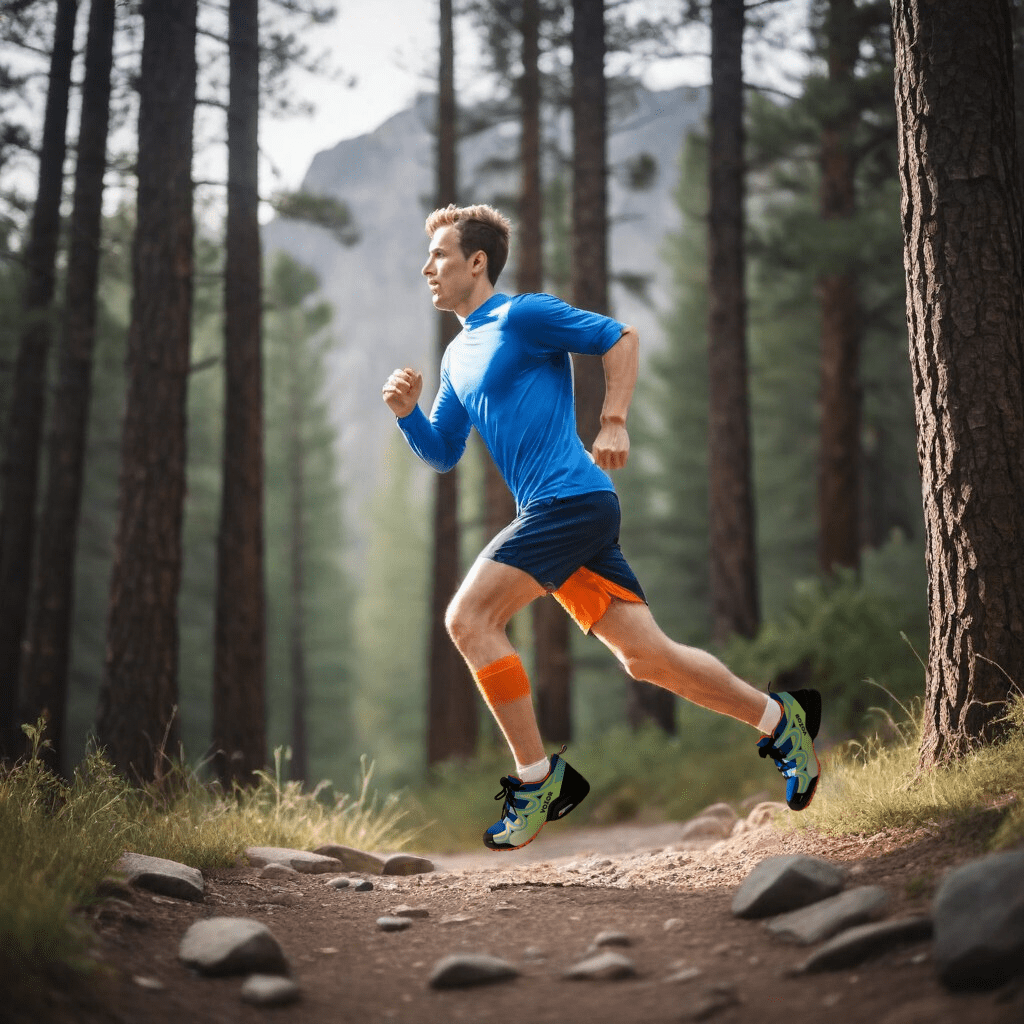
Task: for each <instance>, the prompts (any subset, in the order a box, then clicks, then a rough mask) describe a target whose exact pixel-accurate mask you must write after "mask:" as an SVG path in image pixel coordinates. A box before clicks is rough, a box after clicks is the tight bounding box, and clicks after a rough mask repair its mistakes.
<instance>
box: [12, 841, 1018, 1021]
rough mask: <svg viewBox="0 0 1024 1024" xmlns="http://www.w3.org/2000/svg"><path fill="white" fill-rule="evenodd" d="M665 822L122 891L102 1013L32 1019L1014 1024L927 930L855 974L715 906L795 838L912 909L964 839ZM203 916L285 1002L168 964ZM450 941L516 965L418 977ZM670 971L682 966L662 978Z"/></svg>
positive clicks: (1002, 999)
mask: <svg viewBox="0 0 1024 1024" xmlns="http://www.w3.org/2000/svg"><path fill="white" fill-rule="evenodd" d="M681 828H682V825H681V824H679V823H670V824H665V825H654V826H644V827H640V826H636V827H633V826H616V827H613V828H606V829H576V830H573V829H571V828H570V827H564V826H563V827H559V826H555V825H553V826H552V827H550V828H546V829H545V830H544V832H543V833H542V835H541V836H540V837H539V838H538V839H537V841H536V842H534V843H532V844H531V845H530V846H529V847H527V848H526V849H524V850H522V851H519V852H518V853H515V854H491V853H488V852H487V851H484V850H481V852H480V854H479V855H478V854H458V855H448V856H437V857H436V859H435V863H436V866H437V868H438V870H437V871H436V872H435V873H434V874H431V875H422V876H413V877H410V878H396V879H388V878H376V879H373V881H374V883H375V887H374V889H373V891H371V892H359V893H357V892H354V891H352V890H351V889H342V890H338V891H336V890H333V889H330V888H328V887H326V886H325V885H324V883H323V878H322V877H317V876H302V877H300V878H299V879H298V880H296V881H289V882H280V881H272V880H269V879H263V878H261V877H260V876H259V873H258V871H257V870H255V869H253V868H248V867H246V868H235V869H231V870H223V871H215V872H210V873H209V874H208V876H207V889H208V894H209V895H208V896H207V900H206V902H205V903H204V904H191V903H184V902H181V901H176V900H167V899H164V898H161V897H154V896H152V895H149V894H145V893H142V892H138V893H136V894H135V896H134V898H133V900H132V902H131V904H130V907H128V908H123V907H122V908H119V909H118V910H116V912H115V911H111V912H103V913H100V914H99V915H98V917H97V919H96V922H95V927H96V928H97V934H98V940H97V949H96V953H97V955H98V956H99V957H100V959H101V961H102V963H104V964H105V965H106V966H107V968H108V969H109V972H108V974H107V975H106V977H105V980H104V981H103V983H102V985H101V987H100V992H101V996H102V1002H103V1007H104V1008H103V1011H102V1012H99V1011H97V1012H96V1013H87V1012H86V1011H85V1010H84V1009H83V1008H82V1007H81V1006H78V1007H74V1008H73V1007H71V1006H70V1005H68V1004H67V1002H66V997H62V996H60V995H59V994H56V993H55V994H54V997H53V1004H52V1006H51V1010H52V1019H59V1020H69V1021H70V1020H76V1021H82V1020H86V1019H87V1020H89V1021H90V1022H92V1021H99V1020H103V1021H121V1022H125V1024H163V1022H167V1024H182V1022H189V1024H193V1022H194V1024H220V1022H224V1024H228V1022H231V1024H235V1022H241V1024H248V1022H257V1021H259V1022H263V1021H267V1020H272V1021H274V1022H280V1024H299V1022H301V1024H336V1022H358V1024H369V1022H407V1024H450V1022H455V1021H467V1022H471V1024H488V1022H494V1024H508V1022H509V1021H516V1022H518V1024H544V1022H552V1024H553V1022H559V1024H567V1022H568V1024H572V1022H583V1021H586V1022H588V1024H604V1022H608V1024H612V1022H643V1024H660V1022H669V1021H682V1020H690V1019H708V1020H713V1021H715V1022H716V1024H718V1022H720V1024H739V1022H744V1024H748V1022H750V1021H754V1020H762V1019H764V1020H770V1021H773V1022H776V1021H779V1022H783V1021H787V1020H789V1019H791V1018H792V1014H793V1013H794V1012H798V1013H803V1014H804V1016H803V1017H802V1018H800V1019H806V1020H820V1019H822V1018H825V1019H827V1020H828V1021H829V1022H830V1024H943V1022H947V1021H948V1022H954V1021H955V1022H957V1024H1021V1021H1024V992H1022V991H1019V990H1018V991H1017V992H1015V993H1012V994H1009V995H1008V994H1007V993H1003V994H1002V995H1001V996H997V995H994V994H991V993H989V994H974V995H967V996H954V995H951V994H949V993H948V992H946V991H945V990H944V989H943V988H942V987H941V986H940V984H939V983H938V981H937V980H936V977H935V972H934V968H933V965H932V964H931V962H930V959H929V956H928V946H927V944H922V945H918V946H913V947H908V948H906V949H903V950H900V951H898V952H896V953H893V954H891V955H889V956H888V957H886V958H884V959H882V960H879V961H876V962H873V963H869V964H867V965H864V966H863V967H860V968H857V969H856V970H847V971H842V972H838V973H828V974H817V975H805V976H800V977H791V976H787V974H786V972H787V970H788V969H789V968H792V967H793V966H794V965H796V964H797V963H799V962H800V961H801V960H803V959H804V958H805V957H806V955H807V952H808V951H807V949H805V948H801V947H796V946H790V945H783V944H780V943H779V942H778V941H777V940H773V939H772V938H770V936H769V935H768V933H767V932H766V931H765V929H764V928H763V926H762V925H761V924H759V923H757V922H751V921H740V920H737V919H735V918H733V917H732V915H731V913H730V903H731V900H732V896H733V893H734V891H735V889H736V886H737V885H738V884H739V883H740V881H742V879H743V878H744V877H745V876H746V874H747V873H748V872H749V871H750V869H751V868H752V867H753V866H754V865H755V864H756V863H757V862H758V861H760V860H761V859H763V858H764V857H766V856H770V855H773V854H778V853H795V852H804V853H812V854H816V855H820V856H825V857H828V858H830V859H833V860H835V861H838V862H842V863H845V864H846V865H847V867H849V868H850V870H851V872H852V875H853V878H854V879H855V880H856V883H857V884H875V883H877V884H880V885H884V886H886V887H887V888H888V889H889V891H890V892H891V893H892V894H893V900H892V908H891V914H892V915H893V916H895V915H898V914H902V913H909V912H922V911H925V910H926V909H927V907H928V903H929V900H930V898H931V895H932V893H933V892H934V889H935V886H936V885H937V883H938V881H939V880H940V879H941V877H942V875H943V874H944V873H945V871H946V870H947V869H948V868H949V867H951V866H953V865H955V864H959V863H962V862H963V861H965V860H967V859H969V858H970V857H972V856H977V855H978V854H979V853H981V852H982V850H981V844H980V840H979V838H978V837H977V836H973V837H972V836H970V835H952V834H950V833H948V832H944V833H935V834H933V833H929V832H927V831H922V832H920V833H918V834H915V835H912V836H907V835H901V836H893V835H882V836H876V837H873V838H872V839H870V840H860V839H846V840H841V841H840V840H826V839H823V838H822V837H818V836H815V835H812V834H809V833H806V832H786V831H779V830H777V829H775V828H772V827H770V826H769V827H765V828H760V829H757V830H755V831H752V832H748V833H746V834H741V835H738V836H736V837H734V838H733V839H730V840H725V841H721V842H718V843H716V844H712V845H709V844H708V843H704V844H703V845H704V847H705V848H704V849H678V848H676V847H675V846H674V845H673V840H674V838H678V836H679V834H680V831H681ZM400 904H409V905H413V906H417V907H423V908H426V909H427V911H428V912H429V916H428V917H427V918H425V919H420V920H415V921H414V922H413V924H412V926H411V927H409V928H408V929H407V930H405V931H402V932H396V933H386V932H383V931H381V930H379V929H378V927H377V925H376V920H377V918H378V917H380V916H381V915H385V914H387V913H388V912H389V911H391V910H392V909H393V908H395V907H396V906H398V905H400ZM212 915H229V916H245V917H253V918H256V919H257V920H260V921H263V922H265V923H266V924H267V925H268V926H269V927H270V928H271V930H272V931H273V933H274V935H275V936H276V937H277V938H278V940H279V941H280V943H281V945H282V947H283V949H284V951H285V953H286V955H287V956H288V958H289V961H290V963H291V964H292V968H293V974H294V977H295V979H296V980H297V981H298V982H299V984H300V986H301V989H302V998H301V1001H300V1002H298V1003H296V1004H294V1005H292V1006H290V1007H284V1008H279V1009H272V1010H271V1009H261V1008H257V1007H251V1006H248V1005H246V1004H244V1003H242V1002H241V1001H240V998H239V988H240V984H241V980H240V979H238V978H223V979H209V978H200V977H198V976H197V975H195V974H193V973H191V972H190V971H188V970H186V969H185V968H184V967H183V966H182V965H181V964H180V963H179V961H178V959H177V948H178V942H179V940H180V938H181V936H182V934H183V933H184V931H185V930H186V928H187V927H188V926H189V924H191V923H192V922H193V921H195V920H198V919H199V918H201V917H206V916H212ZM608 930H613V931H620V932H625V933H626V934H627V935H628V936H629V937H630V939H631V945H630V947H629V948H627V949H622V950H619V951H620V952H622V953H624V954H626V955H628V956H629V957H630V958H631V959H632V960H633V961H634V962H635V964H636V968H637V976H636V977H635V978H632V979H627V980H623V981H571V980H567V979H566V978H564V977H563V974H564V972H565V970H566V969H567V968H568V967H570V966H571V965H573V964H575V963H576V962H578V961H579V960H581V959H582V958H583V956H584V954H585V953H586V952H587V950H588V948H589V947H590V945H591V943H592V941H593V939H594V938H595V937H596V936H597V935H598V934H599V933H600V932H603V931H608ZM460 951H476V952H487V953H491V954H494V955H497V956H501V957H503V958H505V959H507V960H509V961H511V962H512V963H514V964H515V965H516V966H517V967H518V968H519V969H520V971H521V976H520V977H519V978H517V979H515V980H513V981H511V982H504V983H501V984H498V985H492V986H487V987H482V988H473V989H465V990H456V991H447V992H437V991H433V990H432V989H431V988H430V987H429V986H428V977H429V974H430V970H431V968H432V966H433V965H434V963H435V962H436V961H437V960H438V959H439V958H440V957H442V956H443V955H445V954H447V953H453V952H460ZM685 968H697V970H698V971H699V973H697V974H696V975H695V976H694V977H692V978H691V979H690V980H686V981H671V980H668V979H670V978H671V977H672V976H673V975H678V974H679V973H680V971H682V970H683V969H685ZM690 973H693V972H690ZM62 998H63V999H64V1006H63V1008H62V1006H61V1002H62ZM702 1013H703V1014H705V1016H700V1014H702ZM695 1015H696V1016H695ZM2 1016H3V1013H2V1011H0V1017H2ZM40 1019H41V1018H40V1017H38V1016H37V1017H36V1020H37V1021H38V1020H40Z"/></svg>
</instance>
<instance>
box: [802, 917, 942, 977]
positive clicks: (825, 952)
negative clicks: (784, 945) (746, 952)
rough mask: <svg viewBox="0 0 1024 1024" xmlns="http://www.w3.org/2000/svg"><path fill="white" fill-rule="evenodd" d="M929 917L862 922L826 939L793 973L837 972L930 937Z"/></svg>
mask: <svg viewBox="0 0 1024 1024" xmlns="http://www.w3.org/2000/svg"><path fill="white" fill-rule="evenodd" d="M931 934H932V922H931V918H928V917H924V916H918V917H903V918H899V919H897V920H895V921H882V922H880V923H878V924H862V925H858V926H857V927H856V928H849V929H847V930H846V931H845V932H840V933H839V934H838V935H836V936H835V937H834V938H832V939H829V941H828V942H826V943H825V945H824V946H822V947H821V948H820V949H817V950H815V951H814V952H813V953H812V954H811V955H810V956H809V957H808V958H807V959H806V960H805V961H804V962H803V963H802V964H799V965H798V966H797V967H795V968H794V969H793V973H794V974H805V973H806V974H813V973H815V972H817V971H839V970H842V969H843V968H844V967H856V966H857V964H862V963H864V961H865V960H870V959H871V958H872V957H875V956H880V955H881V954H882V953H886V952H888V951H889V950H890V949H894V948H895V947H897V946H906V945H910V944H911V943H914V942H922V941H924V940H926V939H929V938H931Z"/></svg>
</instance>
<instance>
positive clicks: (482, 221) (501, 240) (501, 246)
mask: <svg viewBox="0 0 1024 1024" xmlns="http://www.w3.org/2000/svg"><path fill="white" fill-rule="evenodd" d="M424 227H425V228H426V231H427V237H428V238H433V236H434V233H435V232H436V231H438V230H440V229H441V228H447V227H455V228H456V230H457V231H458V233H459V248H460V249H461V250H462V255H463V256H465V257H466V259H469V257H470V256H472V255H473V253H475V252H483V254H484V255H485V256H486V257H487V278H488V280H489V281H490V282H491V284H492V285H493V284H497V281H498V276H499V275H500V274H501V272H502V270H504V269H505V263H506V261H507V260H508V240H509V233H510V231H511V225H510V224H509V220H508V217H506V216H505V215H504V214H503V213H500V212H499V211H498V210H495V209H494V207H493V206H487V205H486V204H484V203H480V204H478V205H476V206H456V205H455V204H454V203H451V204H449V205H448V206H445V207H443V208H442V209H440V210H435V211H434V212H433V213H432V214H431V215H430V216H429V217H428V218H427V222H426V224H425V225H424Z"/></svg>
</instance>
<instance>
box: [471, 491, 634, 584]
mask: <svg viewBox="0 0 1024 1024" xmlns="http://www.w3.org/2000/svg"><path fill="white" fill-rule="evenodd" d="M620 522H621V513H620V510H619V499H618V496H617V495H616V494H615V492H614V491H592V492H591V493H589V494H576V495H573V496H572V497H570V498H554V499H552V500H551V501H549V502H544V503H536V502H535V503H533V504H531V505H530V506H529V507H528V508H526V509H525V510H524V511H523V512H522V513H520V515H519V516H517V517H516V518H515V519H514V520H513V521H512V522H511V523H509V525H508V526H506V527H505V529H504V530H502V531H501V533H499V534H498V535H497V536H496V537H495V538H494V540H492V541H491V543H490V544H488V545H487V547H486V548H484V550H483V551H482V552H481V555H482V557H484V558H490V559H491V560H492V561H495V562H501V563H502V564H504V565H511V566H514V567H515V568H516V569H522V570H523V572H526V573H529V574H530V575H531V576H532V577H533V578H534V579H535V580H536V581H537V582H538V583H539V584H540V585H541V586H542V587H543V588H544V589H545V590H547V591H555V590H558V589H559V588H560V587H561V586H562V585H563V584H564V583H565V581H566V580H568V579H569V577H570V576H572V574H573V573H574V572H576V570H577V569H581V568H582V569H589V570H590V571H591V572H592V573H594V574H595V575H597V576H601V577H603V578H604V579H606V580H609V581H611V582H612V583H615V584H617V585H618V586H620V587H623V588H624V589H626V590H628V591H630V593H632V594H635V595H636V596H637V597H638V598H639V599H640V600H641V601H645V602H646V600H647V599H646V598H645V597H644V592H643V588H642V587H641V586H640V581H639V580H638V579H637V578H636V575H635V574H634V572H633V570H632V569H631V568H630V567H629V563H628V562H627V561H626V559H625V558H624V557H623V554H622V551H621V550H620V548H619V524H620Z"/></svg>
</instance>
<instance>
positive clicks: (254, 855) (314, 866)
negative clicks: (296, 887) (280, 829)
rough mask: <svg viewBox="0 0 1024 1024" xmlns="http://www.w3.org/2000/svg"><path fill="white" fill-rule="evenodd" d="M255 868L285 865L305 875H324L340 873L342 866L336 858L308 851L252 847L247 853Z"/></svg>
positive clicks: (274, 847)
mask: <svg viewBox="0 0 1024 1024" xmlns="http://www.w3.org/2000/svg"><path fill="white" fill-rule="evenodd" d="M245 855H246V857H248V858H249V863H250V864H252V866H253V867H256V868H262V867H266V866H267V865H268V864H284V865H286V866H287V867H290V868H294V869H295V870H296V871H300V872H302V874H304V875H324V874H327V873H328V872H330V871H340V870H341V869H342V864H341V862H340V861H338V860H335V858H334V857H324V856H321V855H320V854H318V853H309V852H308V851H307V850H288V849H285V848H283V847H280V846H250V847H248V848H247V849H246V851H245Z"/></svg>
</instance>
